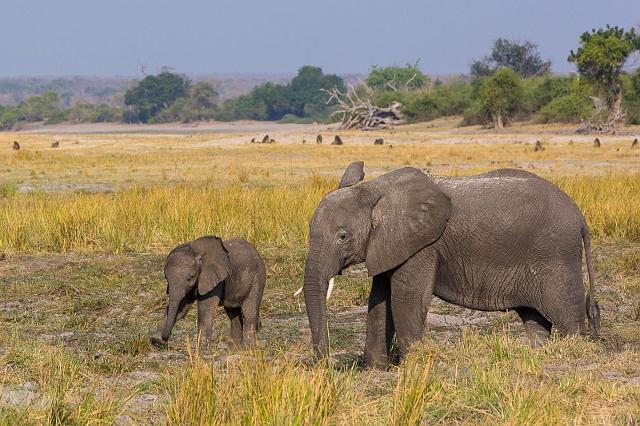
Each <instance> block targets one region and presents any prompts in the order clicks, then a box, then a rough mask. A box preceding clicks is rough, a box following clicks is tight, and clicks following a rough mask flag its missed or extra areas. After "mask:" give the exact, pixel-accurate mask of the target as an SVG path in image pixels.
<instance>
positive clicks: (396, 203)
mask: <svg viewBox="0 0 640 426" xmlns="http://www.w3.org/2000/svg"><path fill="white" fill-rule="evenodd" d="M363 165H364V163H362V162H358V163H353V164H351V165H350V166H349V167H348V168H347V170H346V171H345V173H344V175H343V178H342V180H341V182H340V186H339V188H338V189H336V190H334V191H332V192H330V193H329V194H327V195H326V196H325V197H324V198H323V199H322V200H321V201H320V204H319V205H318V208H317V209H316V211H315V213H314V214H313V217H312V218H311V222H310V225H309V253H308V256H307V261H306V265H305V272H304V285H303V289H304V299H305V305H306V307H307V315H308V317H309V325H310V327H311V334H312V340H313V347H314V350H315V353H316V355H317V356H324V355H327V354H328V338H327V323H326V298H327V292H328V289H329V282H330V281H332V279H333V277H334V276H335V275H337V274H339V273H340V272H341V271H342V270H343V269H345V268H347V267H348V266H350V265H354V264H357V263H361V262H365V263H366V266H367V269H368V271H369V275H370V276H374V275H377V274H380V273H383V272H386V271H389V270H391V269H393V268H395V267H397V266H398V265H400V264H402V263H403V262H405V261H406V260H407V259H409V258H410V257H411V256H412V255H414V254H415V253H416V252H417V251H419V250H420V249H422V248H424V247H426V246H427V245H429V244H431V243H433V242H434V241H436V240H437V239H438V238H439V237H440V235H442V233H443V231H444V229H445V226H446V223H447V220H448V218H449V215H450V212H451V202H450V200H449V197H447V196H446V195H445V194H444V193H443V192H442V191H441V190H440V189H439V188H438V187H437V186H436V185H435V184H434V183H433V181H432V180H431V179H430V178H429V177H428V176H427V175H425V174H424V173H422V172H421V171H420V170H418V169H415V168H411V167H405V168H402V169H398V170H394V171H392V172H389V173H387V174H385V175H382V176H380V177H378V178H376V179H373V180H371V181H368V182H363V183H359V182H360V181H361V180H362V179H363V178H364V173H362V167H363ZM358 170H359V172H358Z"/></svg>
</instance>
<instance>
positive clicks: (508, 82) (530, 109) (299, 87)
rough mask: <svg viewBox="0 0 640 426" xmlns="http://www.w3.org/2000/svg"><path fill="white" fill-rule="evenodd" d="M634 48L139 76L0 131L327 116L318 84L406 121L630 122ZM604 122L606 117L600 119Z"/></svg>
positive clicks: (635, 39) (637, 81)
mask: <svg viewBox="0 0 640 426" xmlns="http://www.w3.org/2000/svg"><path fill="white" fill-rule="evenodd" d="M639 50H640V36H638V35H636V34H635V32H634V30H630V31H625V30H623V29H621V28H618V27H613V28H610V27H607V28H605V29H599V30H592V31H591V32H586V33H584V34H582V36H581V37H580V47H579V48H578V50H577V51H576V52H573V51H572V52H570V55H569V57H568V60H569V61H570V62H573V63H575V64H576V68H577V71H578V72H577V74H571V75H564V76H562V75H553V74H551V73H550V68H551V63H550V62H549V61H546V60H543V59H542V57H541V55H540V53H539V51H538V47H537V46H536V45H535V44H533V43H531V42H527V41H525V42H518V41H510V40H505V39H498V40H496V41H495V42H494V45H493V47H492V49H491V52H490V54H489V55H487V56H485V57H483V58H481V59H479V60H476V61H474V62H473V63H472V65H471V67H470V71H469V74H468V75H460V76H453V77H449V78H447V79H444V80H440V79H432V78H430V77H428V76H427V75H425V74H424V73H423V72H422V71H421V70H420V68H419V66H418V64H417V63H416V64H408V65H406V66H389V67H378V66H374V67H372V68H371V70H370V72H369V74H368V76H367V77H366V78H365V80H364V81H363V82H361V83H360V84H358V85H356V86H355V87H347V85H346V84H345V82H344V80H343V79H342V78H341V77H340V76H337V75H334V74H325V73H323V71H322V69H321V68H318V67H314V66H304V67H302V68H300V69H299V70H298V74H297V75H296V76H295V77H294V78H293V79H292V80H291V81H290V82H288V83H282V84H275V83H264V84H260V85H258V86H257V87H254V88H253V89H252V90H251V91H250V92H248V93H246V94H243V95H240V96H237V97H234V98H231V99H226V100H221V99H220V96H219V94H218V92H217V90H216V87H215V86H214V85H213V84H212V83H211V82H209V81H198V82H196V83H192V82H191V81H190V80H189V79H188V78H187V77H185V76H183V75H180V74H177V73H174V72H170V71H163V72H161V73H159V74H157V75H148V76H146V77H145V78H144V79H142V80H141V81H139V82H137V83H136V84H135V85H134V86H133V87H130V88H129V89H128V90H127V91H126V93H125V94H124V99H123V102H122V104H123V105H122V106H112V105H106V104H97V105H96V104H88V103H83V102H79V103H75V104H73V105H71V106H66V103H65V102H64V100H63V99H62V98H61V97H60V95H58V94H57V93H55V92H47V93H44V94H42V95H40V96H34V97H31V98H29V99H27V100H26V101H24V102H21V103H20V104H18V105H15V106H5V107H2V106H0V129H11V128H16V127H18V126H20V124H21V123H25V122H33V121H44V122H45V123H59V122H63V121H68V122H107V121H123V122H131V123H136V122H138V123H159V122H174V121H181V122H191V121H199V120H212V119H215V120H223V121H231V120H243V119H248V120H272V121H275V120H279V121H283V122H313V121H315V122H330V121H333V120H335V116H334V115H333V114H332V113H333V112H334V111H335V110H336V106H335V105H333V104H331V103H328V102H327V100H328V99H329V97H328V96H327V93H326V91H327V90H332V89H337V90H338V91H339V92H340V93H342V94H344V96H353V95H355V96H358V97H359V99H365V100H367V101H370V102H372V103H374V104H375V105H377V106H380V107H386V106H388V105H390V104H391V103H392V102H400V103H401V104H402V105H403V107H402V112H403V113H404V114H405V116H406V117H407V119H408V120H409V121H412V122H419V121H428V120H433V119H435V118H439V117H445V116H453V115H457V116H463V117H464V118H463V121H462V124H463V125H470V124H483V125H491V126H494V127H503V126H507V125H509V123H511V122H513V121H515V120H534V121H537V122H541V123H550V122H563V123H579V122H582V121H585V120H587V121H592V120H594V117H595V116H597V115H598V114H604V115H607V119H608V120H609V122H613V121H619V120H621V119H624V120H625V121H626V122H627V123H630V124H640V70H635V71H633V72H628V71H625V69H624V65H625V62H626V60H627V58H629V57H631V56H632V55H633V53H634V52H638V51H639ZM602 121H603V122H605V121H606V120H602Z"/></svg>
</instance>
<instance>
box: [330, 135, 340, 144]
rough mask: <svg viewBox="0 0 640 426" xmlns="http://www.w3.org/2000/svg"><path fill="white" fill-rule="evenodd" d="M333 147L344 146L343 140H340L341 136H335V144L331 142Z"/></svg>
mask: <svg viewBox="0 0 640 426" xmlns="http://www.w3.org/2000/svg"><path fill="white" fill-rule="evenodd" d="M331 145H342V139H341V138H340V136H338V135H335V136H334V138H333V142H331Z"/></svg>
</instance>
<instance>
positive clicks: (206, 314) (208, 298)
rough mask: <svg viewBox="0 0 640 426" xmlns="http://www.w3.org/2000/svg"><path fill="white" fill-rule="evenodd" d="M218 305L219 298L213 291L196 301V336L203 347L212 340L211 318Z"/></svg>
mask: <svg viewBox="0 0 640 426" xmlns="http://www.w3.org/2000/svg"><path fill="white" fill-rule="evenodd" d="M219 305H220V296H219V294H218V293H217V292H216V291H215V290H214V291H213V292H211V293H209V294H207V295H205V296H203V297H201V298H200V299H199V300H198V335H199V338H200V344H201V346H203V347H207V346H208V345H209V343H211V339H212V338H213V318H214V316H215V313H216V309H217V308H218V306H219Z"/></svg>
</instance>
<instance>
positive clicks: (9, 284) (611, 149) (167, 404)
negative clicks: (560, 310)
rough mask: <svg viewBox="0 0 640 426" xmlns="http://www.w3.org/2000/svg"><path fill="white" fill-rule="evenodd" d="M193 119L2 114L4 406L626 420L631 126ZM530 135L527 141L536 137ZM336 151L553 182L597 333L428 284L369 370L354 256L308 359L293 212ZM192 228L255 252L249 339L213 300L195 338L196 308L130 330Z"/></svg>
mask: <svg viewBox="0 0 640 426" xmlns="http://www.w3.org/2000/svg"><path fill="white" fill-rule="evenodd" d="M89 130H91V129H89ZM178 130H180V129H178ZM206 130H207V131H203V132H196V131H195V130H194V131H192V130H186V131H182V130H181V131H171V129H168V128H165V129H164V131H165V133H162V134H156V133H154V134H148V133H136V132H126V129H125V131H124V132H122V131H118V132H114V133H70V132H69V129H66V128H65V129H60V132H59V133H56V132H55V131H51V130H47V132H46V133H45V132H42V133H37V132H36V133H18V134H11V133H0V251H1V252H3V253H4V256H3V259H2V260H0V425H1V424H43V423H50V424H85V423H91V424H112V423H115V424H158V423H160V424H162V423H170V424H220V423H230V424H389V423H392V424H415V423H418V422H423V423H427V424H432V423H442V424H541V425H542V424H544V425H547V424H567V423H570V424H574V423H575V424H637V423H638V422H639V421H640V420H639V419H640V209H639V206H640V149H636V150H632V149H631V148H630V145H631V140H633V138H634V137H636V136H610V137H601V138H600V139H601V140H602V147H601V148H600V149H597V148H594V147H593V143H592V142H593V136H576V135H573V134H571V132H570V129H569V128H559V127H541V126H519V127H515V128H511V129H509V130H506V131H504V132H499V133H496V132H491V131H487V130H482V129H478V128H464V129H462V128H457V127H455V125H454V124H453V122H450V121H441V122H435V123H428V124H422V125H416V126H403V127H400V128H397V129H395V130H392V131H384V132H373V133H362V132H341V133H340V134H341V136H342V138H343V140H344V142H345V145H343V146H330V145H329V144H328V143H329V142H330V141H331V139H332V138H333V135H334V134H335V133H336V132H335V130H333V129H328V128H326V127H323V126H292V127H286V126H283V127H277V128H276V127H274V128H270V135H271V136H272V137H273V138H274V139H276V140H277V143H275V144H269V145H261V144H251V143H249V140H250V139H251V138H252V137H255V138H256V139H257V140H260V139H262V136H263V134H262V133H260V134H258V133H257V129H256V131H251V126H241V127H239V128H237V129H235V130H234V131H233V132H231V131H230V130H229V131H227V130H228V128H225V129H224V132H220V131H214V130H215V129H209V128H208V129H206ZM261 130H264V129H263V128H261ZM273 132H275V133H273ZM626 132H627V133H630V134H635V135H637V134H638V133H640V129H638V128H635V129H634V128H629V129H626ZM318 133H322V134H323V136H324V141H325V143H324V144H323V145H316V144H315V136H316V134H318ZM377 137H382V138H384V139H385V145H383V146H374V145H373V144H372V142H373V140H374V139H375V138H377ZM303 139H304V140H305V141H306V143H305V144H303V143H302V141H303ZM14 140H17V141H19V142H20V144H21V145H22V149H21V150H20V151H13V150H12V149H11V143H12V142H13V141H14ZM536 140H541V141H542V142H543V144H544V146H545V150H544V151H542V152H533V145H534V143H535V141H536ZM53 141H60V147H59V148H56V149H53V148H51V147H50V145H51V143H52V142H53ZM354 160H364V161H365V170H366V172H367V178H371V177H373V176H376V175H379V174H381V173H384V172H385V171H387V170H392V169H394V168H396V167H400V166H404V165H411V166H415V167H419V168H421V169H424V170H428V171H429V172H430V173H435V174H451V175H453V174H457V175H466V174H473V173H476V172H482V171H486V170H490V169H494V168H498V167H516V168H522V169H525V170H530V171H532V172H534V173H537V174H540V175H542V176H544V177H547V178H549V179H551V180H552V181H554V182H555V183H557V184H558V185H560V186H561V187H562V188H563V189H565V190H566V191H567V192H568V193H569V194H570V195H571V196H572V197H573V198H574V199H575V200H576V202H577V203H578V204H579V206H580V207H581V209H582V210H583V212H584V213H585V215H586V217H587V220H588V222H589V225H590V227H591V232H592V235H593V237H594V247H593V251H594V256H595V265H596V269H597V275H596V277H597V288H596V294H597V297H598V299H599V301H600V305H601V307H602V316H603V321H602V332H601V334H602V339H601V340H599V341H590V340H588V339H585V338H582V337H572V338H559V337H557V336H554V338H553V339H552V341H551V342H549V343H548V344H547V345H545V346H544V347H542V348H538V349H532V348H530V347H529V346H527V345H526V344H525V340H524V335H523V328H522V326H521V324H519V322H518V320H517V318H516V316H515V314H513V313H510V312H500V313H485V312H476V311H469V310H465V309H462V308H459V307H456V306H452V305H449V304H446V303H444V302H438V301H436V302H435V303H434V304H433V307H432V309H431V313H430V316H429V324H430V326H429V330H428V332H427V334H426V336H425V339H424V342H422V343H421V344H419V345H416V347H415V348H414V350H413V351H412V354H411V355H410V356H409V357H408V359H407V360H406V361H405V362H404V363H403V364H401V365H400V366H395V367H391V368H390V369H389V371H386V372H380V371H370V370H365V369H364V368H363V366H362V363H361V360H360V358H359V357H360V355H361V353H362V350H363V345H364V328H365V319H366V308H365V306H366V300H367V294H368V291H369V285H370V284H369V280H368V279H367V277H366V271H364V269H363V268H362V267H355V268H352V269H351V270H350V271H348V272H347V273H346V274H345V275H343V276H341V277H339V278H338V279H337V282H336V290H335V291H334V296H333V297H332V299H331V301H330V302H329V305H328V306H329V310H330V318H329V323H330V339H331V345H332V354H333V358H332V361H331V363H330V364H327V363H324V364H319V365H312V363H311V362H310V355H311V354H310V344H309V342H310V335H309V331H308V324H307V322H306V314H305V311H304V303H303V301H302V299H301V298H294V297H292V294H293V292H294V291H295V290H296V288H297V287H298V286H299V285H300V284H301V282H302V275H303V274H302V272H303V264H304V258H305V251H306V233H307V226H308V219H309V217H310V214H311V212H312V211H313V210H314V208H315V206H316V205H317V202H318V200H319V199H320V198H321V197H322V196H323V194H325V193H326V192H328V191H329V190H331V189H332V188H334V187H335V185H336V183H337V181H338V179H339V176H340V174H341V172H342V170H343V169H344V167H345V166H346V165H347V164H348V163H349V162H351V161H354ZM205 234H217V235H220V236H222V237H224V238H230V237H243V238H247V239H248V240H250V241H251V242H252V243H254V244H255V245H256V246H257V248H258V250H259V251H260V252H261V253H262V255H263V257H264V259H265V261H266V264H267V269H268V278H267V287H266V291H265V296H264V300H263V307H262V324H263V329H262V331H261V332H260V334H259V348H258V349H257V350H256V351H254V352H238V351H236V350H233V349H232V348H229V346H228V342H227V339H226V335H227V332H228V321H227V319H226V315H224V313H222V312H221V313H220V315H219V317H218V319H217V322H216V330H217V331H218V337H217V338H216V341H215V342H214V344H213V348H212V349H211V350H210V351H208V352H205V353H202V354H199V353H198V352H197V351H196V350H195V349H193V347H194V346H195V345H194V339H196V336H195V329H196V326H195V315H194V312H191V313H190V314H189V315H188V316H187V318H185V319H184V320H182V321H181V322H179V323H178V324H177V326H176V329H175V331H174V335H173V336H172V339H171V341H170V344H169V347H168V348H166V349H157V348H154V347H152V346H150V345H149V344H148V341H147V335H148V334H149V333H151V332H153V331H154V330H155V327H156V326H157V323H158V322H159V321H160V319H161V316H162V312H163V308H164V303H165V297H166V295H165V284H164V281H163V275H162V266H163V261H164V257H165V255H166V253H167V252H168V251H169V250H170V249H171V248H172V247H174V246H175V245H177V244H178V243H180V242H183V241H187V240H190V239H193V238H194V237H197V236H200V235H205Z"/></svg>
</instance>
